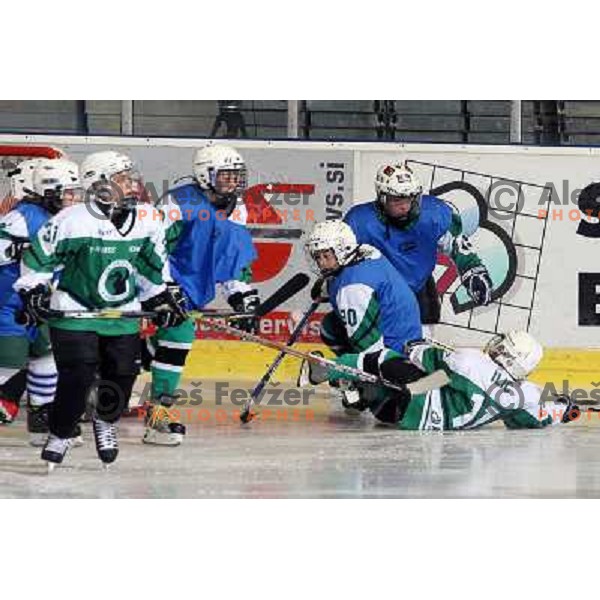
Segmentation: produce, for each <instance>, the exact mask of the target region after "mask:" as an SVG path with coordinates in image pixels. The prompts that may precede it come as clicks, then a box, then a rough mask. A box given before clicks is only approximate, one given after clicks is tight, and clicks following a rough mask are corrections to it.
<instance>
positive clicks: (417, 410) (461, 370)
mask: <svg viewBox="0 0 600 600" xmlns="http://www.w3.org/2000/svg"><path fill="white" fill-rule="evenodd" d="M406 354H407V355H408V357H409V359H410V361H411V362H412V363H413V364H414V365H415V366H417V367H418V368H420V369H422V370H423V371H424V372H426V373H432V372H433V371H435V370H437V369H443V370H444V371H445V372H446V374H447V375H448V377H449V378H450V381H449V382H448V383H447V384H446V385H445V386H444V387H442V388H441V389H436V390H432V391H430V392H427V393H426V394H418V395H414V396H412V397H411V396H410V394H409V393H408V392H407V393H405V394H403V393H397V392H394V391H392V390H389V389H384V388H379V395H378V396H377V395H374V396H373V400H372V403H371V405H370V408H371V410H372V411H373V413H374V414H375V415H376V416H377V417H378V418H379V419H380V420H382V421H385V422H388V423H395V424H396V425H397V427H398V428H400V429H408V430H422V431H427V430H437V431H445V430H456V429H474V428H477V427H482V426H484V425H488V424H490V423H493V422H495V421H500V422H503V423H504V425H505V426H506V427H507V428H510V429H532V428H533V429H535V428H541V427H546V426H548V425H555V424H558V423H567V422H570V421H572V420H575V419H577V418H578V417H579V414H580V411H579V409H578V407H577V406H575V405H574V404H573V403H572V402H571V400H570V398H569V397H568V396H560V397H553V398H550V397H548V398H545V397H544V395H543V390H542V389H541V388H539V387H538V386H537V385H535V384H534V383H532V382H530V381H527V379H526V378H527V376H528V375H529V374H530V373H531V372H532V371H533V370H534V369H535V368H536V366H537V365H538V364H539V362H540V360H541V358H542V354H543V350H542V347H541V346H540V344H539V343H538V342H537V341H536V340H535V339H534V338H533V337H532V336H531V335H529V334H528V333H526V332H524V331H509V332H508V333H506V334H500V335H497V336H495V337H493V338H492V339H491V340H490V341H489V342H488V344H487V345H486V346H485V348H484V349H483V351H481V350H478V349H474V348H461V349H456V350H451V349H444V348H440V347H436V346H435V345H433V344H432V343H431V342H428V341H425V340H416V341H413V342H410V343H409V344H407V348H406ZM387 375H388V379H389V380H390V381H394V382H396V383H401V382H402V381H403V380H404V375H403V374H402V373H400V372H399V371H397V370H396V371H395V372H394V369H390V370H389V371H388V373H387Z"/></svg>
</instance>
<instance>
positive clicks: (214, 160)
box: [193, 146, 247, 208]
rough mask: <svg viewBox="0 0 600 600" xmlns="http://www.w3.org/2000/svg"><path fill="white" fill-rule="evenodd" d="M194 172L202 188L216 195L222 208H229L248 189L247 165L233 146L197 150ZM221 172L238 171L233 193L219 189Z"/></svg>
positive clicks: (208, 147)
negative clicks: (218, 183)
mask: <svg viewBox="0 0 600 600" xmlns="http://www.w3.org/2000/svg"><path fill="white" fill-rule="evenodd" d="M193 170H194V177H195V179H196V181H197V182H198V185H199V186H200V188H201V189H203V190H208V191H211V192H212V193H213V194H215V196H216V199H217V204H218V205H219V207H220V208H228V207H229V205H230V204H231V203H232V202H235V201H236V200H237V198H238V197H239V196H240V194H241V193H242V192H243V191H244V189H245V188H246V183H247V172H246V163H245V162H244V159H243V158H242V155H241V154H240V153H239V152H238V151H237V150H236V149H235V148H232V147H231V146H205V147H204V148H200V149H198V150H196V154H195V156H194V166H193ZM221 171H236V172H237V173H238V174H239V179H238V182H237V186H236V188H235V189H234V190H233V191H227V192H222V191H220V190H219V189H218V188H217V177H218V175H219V173H220V172H221Z"/></svg>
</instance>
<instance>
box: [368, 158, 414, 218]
mask: <svg viewBox="0 0 600 600" xmlns="http://www.w3.org/2000/svg"><path fill="white" fill-rule="evenodd" d="M375 191H376V193H377V201H378V202H379V203H380V205H381V206H382V208H383V209H385V205H386V202H387V200H388V196H392V197H395V198H398V197H400V198H409V199H410V201H411V207H410V212H409V213H408V214H407V215H406V217H403V218H402V219H400V220H402V221H410V220H412V219H414V218H415V217H417V216H418V215H419V212H420V208H421V195H422V193H423V186H422V185H421V182H420V181H419V180H418V178H417V177H416V175H415V174H414V173H413V172H412V170H411V169H410V168H409V167H408V166H407V165H406V163H400V164H394V165H383V166H381V167H379V169H378V170H377V175H376V176H375Z"/></svg>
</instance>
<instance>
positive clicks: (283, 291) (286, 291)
mask: <svg viewBox="0 0 600 600" xmlns="http://www.w3.org/2000/svg"><path fill="white" fill-rule="evenodd" d="M309 281H310V277H309V276H308V275H307V274H306V273H296V274H295V275H294V276H293V277H292V278H291V279H289V280H288V281H286V282H285V283H284V284H283V285H282V286H281V287H280V288H279V289H278V290H275V291H274V292H273V293H272V294H271V295H270V296H269V297H268V298H267V299H266V300H265V301H264V302H263V303H262V304H261V305H260V306H259V307H258V308H257V309H256V312H255V313H254V314H255V315H256V316H257V317H264V316H265V315H266V314H268V313H270V312H271V311H273V310H275V309H276V308H277V307H279V306H280V305H281V304H283V303H284V302H286V301H287V300H289V299H290V298H292V297H293V296H295V295H296V294H297V293H298V292H300V291H301V290H303V289H304V288H305V287H306V286H307V285H308V282H309ZM246 316H248V315H246Z"/></svg>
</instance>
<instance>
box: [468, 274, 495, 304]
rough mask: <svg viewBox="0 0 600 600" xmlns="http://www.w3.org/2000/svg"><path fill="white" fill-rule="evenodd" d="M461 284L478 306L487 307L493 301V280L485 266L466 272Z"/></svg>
mask: <svg viewBox="0 0 600 600" xmlns="http://www.w3.org/2000/svg"><path fill="white" fill-rule="evenodd" d="M461 283H462V284H463V285H464V286H465V289H466V290H467V293H468V294H469V296H470V297H471V299H472V300H473V302H475V304H476V305H477V306H486V305H487V304H489V303H490V302H491V301H492V287H493V284H492V280H491V279H490V274H489V273H488V270H487V269H486V268H485V267H484V266H483V265H477V266H476V267H472V268H471V269H469V270H467V271H465V272H464V273H463V274H462V276H461Z"/></svg>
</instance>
